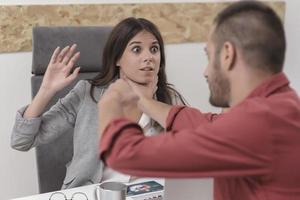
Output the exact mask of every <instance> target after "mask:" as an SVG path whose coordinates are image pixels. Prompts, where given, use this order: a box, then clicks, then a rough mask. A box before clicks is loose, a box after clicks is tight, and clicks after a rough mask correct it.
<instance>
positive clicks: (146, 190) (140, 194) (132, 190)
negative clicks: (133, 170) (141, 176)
mask: <svg viewBox="0 0 300 200" xmlns="http://www.w3.org/2000/svg"><path fill="white" fill-rule="evenodd" d="M163 190H164V186H163V185H162V184H160V183H158V182H156V181H154V180H151V181H145V182H140V183H135V184H130V185H127V195H126V196H127V198H126V199H130V200H151V199H155V200H162V198H163Z"/></svg>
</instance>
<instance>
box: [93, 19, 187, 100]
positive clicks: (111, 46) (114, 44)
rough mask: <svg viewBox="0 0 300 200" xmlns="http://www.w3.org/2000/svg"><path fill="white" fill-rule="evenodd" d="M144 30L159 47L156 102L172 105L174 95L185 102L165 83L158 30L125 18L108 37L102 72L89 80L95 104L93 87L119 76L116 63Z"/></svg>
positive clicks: (163, 54) (160, 38)
mask: <svg viewBox="0 0 300 200" xmlns="http://www.w3.org/2000/svg"><path fill="white" fill-rule="evenodd" d="M144 30H145V31H147V32H149V33H151V34H153V35H154V37H155V38H156V39H157V41H158V43H159V46H160V67H159V72H158V82H157V91H156V98H157V100H158V101H161V102H164V103H167V104H174V102H173V101H172V100H173V99H174V95H176V96H177V97H178V98H179V99H180V100H181V101H182V103H183V104H185V100H184V99H183V98H182V96H181V95H180V94H179V93H178V92H177V91H176V90H175V89H174V88H173V85H171V84H169V83H167V77H166V72H165V63H166V60H165V50H164V42H163V39H162V36H161V34H160V32H159V30H158V28H157V27H156V26H155V25H154V24H153V23H152V22H150V21H149V20H146V19H143V18H134V17H130V18H126V19H124V20H122V21H121V22H119V23H118V24H117V25H116V26H115V27H114V29H113V30H112V32H111V33H110V35H109V37H108V40H107V42H106V44H105V47H104V50H103V56H102V71H101V72H100V73H99V74H98V75H97V76H96V77H95V78H93V79H91V80H89V82H90V84H91V85H92V87H91V90H90V95H91V97H92V99H93V100H94V101H95V102H96V100H95V98H94V89H95V87H96V86H104V85H107V84H109V83H110V82H111V81H112V80H114V79H115V78H116V77H118V76H119V67H117V66H116V65H117V64H116V63H117V62H118V60H120V58H121V57H122V55H123V52H124V51H125V49H126V46H127V44H128V42H129V41H130V40H131V39H132V38H133V37H134V36H135V35H137V34H138V33H139V32H141V31H144ZM172 97H173V98H172Z"/></svg>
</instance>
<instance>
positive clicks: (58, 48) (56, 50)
mask: <svg viewBox="0 0 300 200" xmlns="http://www.w3.org/2000/svg"><path fill="white" fill-rule="evenodd" d="M59 52H60V47H56V49H55V50H54V52H53V54H52V56H51V59H50V63H52V64H53V63H55V62H56V59H57V56H58V54H59Z"/></svg>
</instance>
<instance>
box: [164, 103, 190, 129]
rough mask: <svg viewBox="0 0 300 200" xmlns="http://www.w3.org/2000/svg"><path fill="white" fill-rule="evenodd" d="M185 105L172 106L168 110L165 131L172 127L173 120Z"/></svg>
mask: <svg viewBox="0 0 300 200" xmlns="http://www.w3.org/2000/svg"><path fill="white" fill-rule="evenodd" d="M185 107H186V106H173V107H172V108H171V110H170V111H169V114H168V117H167V120H166V131H171V130H172V127H173V122H174V121H175V119H176V117H177V115H178V113H179V112H180V111H181V110H182V109H184V108H185Z"/></svg>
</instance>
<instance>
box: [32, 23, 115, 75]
mask: <svg viewBox="0 0 300 200" xmlns="http://www.w3.org/2000/svg"><path fill="white" fill-rule="evenodd" d="M111 30H112V27H100V26H80V27H53V26H49V27H45V26H44V27H34V28H33V30H32V35H33V37H32V46H33V50H32V55H33V56H32V73H33V74H35V75H43V74H44V73H45V71H46V68H47V66H48V63H49V61H50V58H51V55H52V53H53V51H54V49H55V48H56V47H57V46H60V47H61V48H63V47H65V46H67V45H72V44H74V43H76V44H77V51H80V58H79V60H78V61H77V63H76V65H77V66H80V67H81V69H80V72H99V71H100V70H101V63H102V52H103V48H104V45H105V43H106V40H107V38H108V36H109V34H110V32H111Z"/></svg>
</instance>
